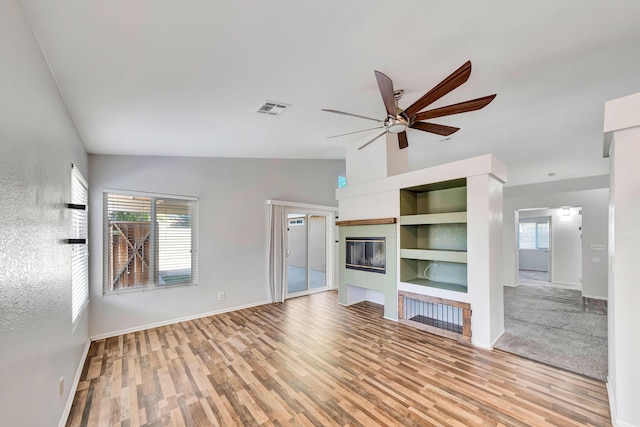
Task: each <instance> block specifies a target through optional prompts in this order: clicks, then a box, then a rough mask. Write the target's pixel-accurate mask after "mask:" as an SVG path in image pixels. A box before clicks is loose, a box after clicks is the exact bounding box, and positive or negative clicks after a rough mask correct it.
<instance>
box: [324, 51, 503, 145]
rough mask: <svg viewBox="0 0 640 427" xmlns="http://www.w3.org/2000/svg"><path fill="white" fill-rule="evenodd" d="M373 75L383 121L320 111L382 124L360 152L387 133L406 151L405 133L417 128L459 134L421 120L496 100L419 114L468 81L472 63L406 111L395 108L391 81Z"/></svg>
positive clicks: (396, 98) (399, 95) (490, 98)
mask: <svg viewBox="0 0 640 427" xmlns="http://www.w3.org/2000/svg"><path fill="white" fill-rule="evenodd" d="M374 74H375V76H376V81H377V82H378V88H379V89H380V94H381V95H382V102H383V103H384V106H385V109H386V110H387V118H386V119H385V120H378V119H374V118H371V117H366V116H360V115H358V114H352V113H346V112H344V111H338V110H328V109H322V111H326V112H329V113H334V114H342V115H346V116H354V117H359V118H361V119H367V120H373V121H376V122H378V123H383V125H384V126H382V127H380V128H384V129H385V131H384V132H382V133H381V134H379V135H378V136H376V137H375V138H373V139H371V140H370V141H368V142H366V143H365V144H364V145H362V146H360V147H359V148H358V150H362V149H363V148H364V147H366V146H367V145H369V144H371V143H372V142H374V141H375V140H377V139H378V138H380V137H382V136H383V135H384V134H386V133H391V134H395V135H398V147H399V148H400V149H403V148H407V147H408V146H409V142H408V140H407V133H406V131H407V130H408V129H417V130H421V131H423V132H429V133H434V134H437V135H442V136H449V135H451V134H453V133H455V132H457V131H459V130H460V128H457V127H453V126H445V125H440V124H437V123H429V122H425V121H424V120H427V119H433V118H437V117H445V116H451V115H453V114H460V113H466V112H469V111H475V110H479V109H481V108H484V107H486V106H487V105H489V103H490V102H491V101H493V100H494V99H495V97H496V95H495V94H494V95H489V96H484V97H482V98H477V99H472V100H470V101H464V102H459V103H457V104H452V105H447V106H445V107H440V108H435V109H432V110H427V111H422V110H424V109H425V108H427V107H428V106H429V105H431V104H432V103H434V102H435V101H437V100H438V99H440V98H442V97H443V96H445V95H446V94H448V93H449V92H451V91H453V90H454V89H456V88H457V87H458V86H460V85H462V84H463V83H465V82H466V81H467V80H469V76H470V75H471V61H467V62H465V63H464V64H463V65H462V66H461V67H460V68H458V69H457V70H456V71H454V72H453V73H451V74H450V75H449V76H448V77H447V78H445V79H444V80H443V81H441V82H440V83H439V84H438V85H436V86H435V87H434V88H433V89H431V90H430V91H429V92H427V93H425V94H424V95H423V96H422V97H421V98H420V99H418V100H417V101H416V102H414V103H413V104H411V105H410V106H409V107H407V108H406V109H405V110H402V109H401V108H400V107H398V101H399V100H400V99H401V98H402V94H403V91H402V90H394V89H393V82H392V81H391V79H390V78H389V77H388V76H386V75H385V74H383V73H381V72H380V71H374ZM372 129H377V128H372ZM372 129H365V130H372ZM358 132H364V130H363V131H356V132H349V133H345V134H342V135H335V136H331V137H329V138H335V137H336V136H344V135H351V134H354V133H358Z"/></svg>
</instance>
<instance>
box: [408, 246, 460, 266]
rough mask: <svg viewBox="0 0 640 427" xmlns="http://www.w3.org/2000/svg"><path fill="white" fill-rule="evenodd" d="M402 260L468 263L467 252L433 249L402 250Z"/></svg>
mask: <svg viewBox="0 0 640 427" xmlns="http://www.w3.org/2000/svg"><path fill="white" fill-rule="evenodd" d="M400 257H401V258H409V259H420V260H425V261H446V262H457V263H462V264H466V263H467V251H438V250H431V249H400Z"/></svg>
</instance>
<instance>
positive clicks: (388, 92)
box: [374, 71, 397, 117]
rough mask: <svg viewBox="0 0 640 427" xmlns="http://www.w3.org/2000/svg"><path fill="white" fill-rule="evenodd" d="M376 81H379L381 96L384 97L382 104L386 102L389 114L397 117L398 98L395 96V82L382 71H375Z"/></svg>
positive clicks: (385, 105) (385, 106)
mask: <svg viewBox="0 0 640 427" xmlns="http://www.w3.org/2000/svg"><path fill="white" fill-rule="evenodd" d="M374 73H375V75H376V80H377V81H378V87H379V88H380V94H381V95H382V102H384V108H385V109H386V110H387V114H388V115H390V116H393V117H395V116H396V114H397V112H396V97H395V96H394V95H393V82H392V81H391V79H390V78H389V77H387V75H385V74H383V73H381V72H380V71H374Z"/></svg>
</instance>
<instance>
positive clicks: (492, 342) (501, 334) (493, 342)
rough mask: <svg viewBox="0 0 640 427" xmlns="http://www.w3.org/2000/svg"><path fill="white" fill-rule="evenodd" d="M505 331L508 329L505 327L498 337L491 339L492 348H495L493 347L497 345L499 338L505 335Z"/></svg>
mask: <svg viewBox="0 0 640 427" xmlns="http://www.w3.org/2000/svg"><path fill="white" fill-rule="evenodd" d="M505 332H506V331H505V330H504V329H503V330H502V332H500V333H499V334H498V336H497V337H496V339H494V340H493V341H491V350H493V347H494V346H495V345H496V343H497V342H498V340H499V339H500V338H502V336H503V335H504V333H505Z"/></svg>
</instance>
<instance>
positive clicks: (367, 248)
mask: <svg viewBox="0 0 640 427" xmlns="http://www.w3.org/2000/svg"><path fill="white" fill-rule="evenodd" d="M385 243H386V241H385V238H384V237H347V238H346V245H347V248H346V249H347V250H346V268H350V269H353V270H362V271H369V272H372V273H381V274H385V272H386V265H387V261H386V250H385Z"/></svg>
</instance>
